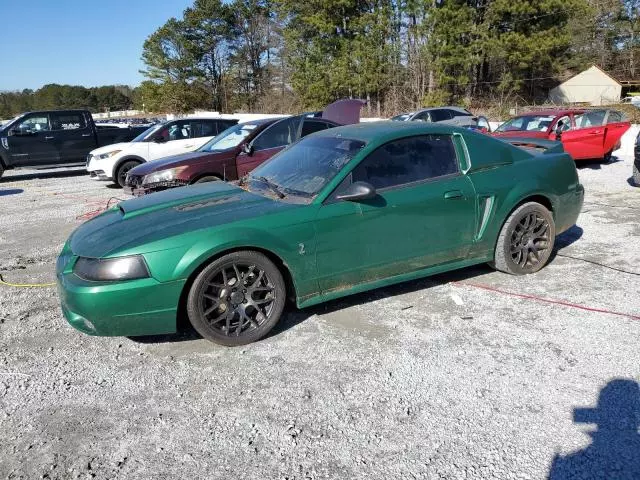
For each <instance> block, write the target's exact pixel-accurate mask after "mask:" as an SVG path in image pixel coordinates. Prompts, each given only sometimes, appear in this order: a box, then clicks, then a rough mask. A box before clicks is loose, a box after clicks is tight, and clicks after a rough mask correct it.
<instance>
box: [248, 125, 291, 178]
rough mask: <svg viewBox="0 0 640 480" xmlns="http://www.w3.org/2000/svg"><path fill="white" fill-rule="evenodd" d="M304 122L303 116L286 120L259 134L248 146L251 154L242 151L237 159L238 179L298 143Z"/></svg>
mask: <svg viewBox="0 0 640 480" xmlns="http://www.w3.org/2000/svg"><path fill="white" fill-rule="evenodd" d="M302 122H303V117H302V116H301V115H298V116H295V117H289V118H285V119H282V120H279V121H277V122H276V123H274V124H273V125H271V126H269V127H267V128H266V129H264V130H263V131H262V132H261V133H260V134H258V136H257V137H256V138H254V139H253V141H252V142H251V143H250V144H249V145H248V148H249V152H246V151H242V152H240V154H238V156H237V157H236V165H237V168H238V178H242V177H244V176H245V175H247V174H248V173H249V172H250V171H251V170H253V169H254V168H256V167H257V166H258V165H260V164H261V163H263V162H265V161H266V160H268V159H270V158H271V157H273V156H274V155H275V154H276V153H278V152H279V151H280V150H282V149H283V148H285V147H286V146H287V145H289V144H291V143H293V142H295V141H297V140H298V139H299V138H300V133H301V130H302Z"/></svg>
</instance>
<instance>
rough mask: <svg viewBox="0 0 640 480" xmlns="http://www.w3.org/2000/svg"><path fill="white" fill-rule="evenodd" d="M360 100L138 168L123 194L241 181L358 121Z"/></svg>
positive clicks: (262, 124)
mask: <svg viewBox="0 0 640 480" xmlns="http://www.w3.org/2000/svg"><path fill="white" fill-rule="evenodd" d="M365 104H366V102H364V101H362V100H351V99H349V100H339V101H337V102H334V103H332V104H331V105H329V106H328V107H327V108H325V110H324V111H323V112H316V113H306V114H302V115H296V116H293V117H285V118H275V119H274V118H270V119H264V120H258V121H253V122H245V123H239V124H238V125H235V126H233V127H230V128H228V129H227V130H225V131H224V132H222V133H221V134H220V135H218V136H217V137H215V138H213V139H212V140H210V141H209V142H208V143H206V144H205V145H204V146H202V147H201V148H200V149H199V150H197V151H195V152H191V153H186V154H182V155H176V156H171V157H165V158H161V159H158V160H154V161H151V162H147V163H143V164H142V165H138V166H137V167H135V168H133V169H132V170H130V171H129V173H128V175H127V178H126V181H125V187H124V191H125V192H126V193H129V194H132V195H144V194H146V193H151V192H156V191H160V190H166V189H168V188H174V187H181V186H184V185H191V184H194V183H202V182H212V181H217V180H225V181H231V180H237V179H239V178H242V177H243V176H245V175H246V174H247V173H249V172H250V171H251V170H253V169H254V168H256V167H257V166H258V165H260V164H261V163H263V162H264V161H266V160H268V159H269V158H271V157H272V156H274V155H275V154H276V153H278V152H279V151H280V150H282V149H283V148H285V147H286V146H287V145H290V144H291V143H294V142H296V141H298V140H299V139H300V138H302V137H304V136H306V135H309V134H311V133H314V132H318V131H320V130H325V129H327V128H333V127H337V126H339V125H348V124H351V123H358V122H359V121H360V109H361V108H362V106H363V105H365Z"/></svg>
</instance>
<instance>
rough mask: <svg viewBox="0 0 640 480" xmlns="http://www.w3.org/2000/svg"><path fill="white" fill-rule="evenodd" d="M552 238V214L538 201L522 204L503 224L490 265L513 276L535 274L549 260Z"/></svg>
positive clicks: (553, 232)
mask: <svg viewBox="0 0 640 480" xmlns="http://www.w3.org/2000/svg"><path fill="white" fill-rule="evenodd" d="M555 239H556V226H555V223H554V221H553V216H552V215H551V212H549V210H547V209H546V208H545V207H544V206H543V205H541V204H539V203H537V202H528V203H525V204H524V205H521V206H519V207H518V208H516V209H515V211H514V212H513V213H512V214H511V215H509V218H507V221H506V222H504V225H503V226H502V230H500V235H499V236H498V242H497V244H496V251H495V256H494V262H493V265H494V267H495V268H496V269H497V270H500V271H502V272H505V273H510V274H512V275H525V274H527V273H534V272H537V271H538V270H540V269H541V268H542V267H544V266H545V265H546V264H547V262H548V261H549V257H551V252H552V251H553V245H554V243H555Z"/></svg>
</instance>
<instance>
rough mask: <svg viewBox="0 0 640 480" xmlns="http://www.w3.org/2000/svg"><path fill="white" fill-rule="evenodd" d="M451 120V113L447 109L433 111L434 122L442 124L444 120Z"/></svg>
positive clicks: (432, 118)
mask: <svg viewBox="0 0 640 480" xmlns="http://www.w3.org/2000/svg"><path fill="white" fill-rule="evenodd" d="M450 119H451V112H450V111H449V110H447V109H446V108H439V109H437V110H431V120H432V121H434V122H442V121H443V120H450Z"/></svg>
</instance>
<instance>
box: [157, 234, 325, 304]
mask: <svg viewBox="0 0 640 480" xmlns="http://www.w3.org/2000/svg"><path fill="white" fill-rule="evenodd" d="M194 240H195V241H193V242H188V243H187V244H186V245H185V246H184V247H179V248H174V249H172V250H171V251H169V252H168V251H164V252H153V253H149V254H145V257H147V258H148V261H149V263H150V267H151V269H152V274H153V276H154V277H155V278H156V279H157V280H159V281H161V282H168V281H174V280H186V279H188V278H189V277H190V276H191V275H193V273H194V272H196V271H198V270H199V269H200V268H201V267H202V266H203V265H205V264H207V263H209V262H210V261H211V260H212V259H214V258H216V257H219V256H221V255H223V254H224V253H226V252H229V251H236V250H257V251H266V252H268V253H270V254H272V255H275V256H276V257H278V258H279V259H280V260H281V261H282V263H283V264H284V265H285V266H286V267H287V269H288V270H289V272H290V273H291V278H292V280H293V284H294V288H295V291H296V293H297V295H298V297H300V296H305V295H309V294H312V293H316V292H317V291H318V287H317V279H316V276H317V274H316V264H315V237H314V232H313V225H312V224H311V223H307V224H304V223H303V224H296V225H292V226H290V227H283V228H279V229H274V232H271V231H266V230H263V229H259V228H253V227H250V226H248V227H235V228H229V229H226V230H221V231H214V232H211V234H208V235H200V236H199V237H198V238H197V239H194ZM172 259H173V260H175V261H169V260H172Z"/></svg>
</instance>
